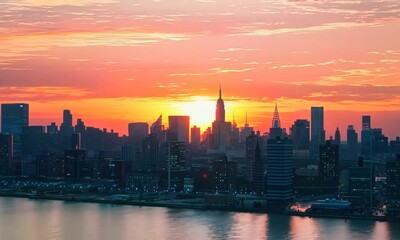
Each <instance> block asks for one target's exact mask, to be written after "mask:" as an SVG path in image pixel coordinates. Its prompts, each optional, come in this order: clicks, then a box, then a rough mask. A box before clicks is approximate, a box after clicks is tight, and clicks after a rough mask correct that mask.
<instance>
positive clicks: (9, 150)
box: [0, 133, 14, 175]
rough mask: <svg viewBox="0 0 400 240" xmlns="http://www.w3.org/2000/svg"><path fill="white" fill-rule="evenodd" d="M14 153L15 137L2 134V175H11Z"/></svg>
mask: <svg viewBox="0 0 400 240" xmlns="http://www.w3.org/2000/svg"><path fill="white" fill-rule="evenodd" d="M13 152H14V151H13V135H12V134H3V133H0V175H8V174H9V170H10V165H11V160H12V158H13Z"/></svg>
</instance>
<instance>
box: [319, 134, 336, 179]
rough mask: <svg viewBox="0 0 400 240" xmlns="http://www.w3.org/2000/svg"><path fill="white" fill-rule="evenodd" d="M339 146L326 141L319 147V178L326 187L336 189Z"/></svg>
mask: <svg viewBox="0 0 400 240" xmlns="http://www.w3.org/2000/svg"><path fill="white" fill-rule="evenodd" d="M339 174H340V172H339V146H338V145H336V144H333V143H332V140H328V141H326V143H325V144H321V145H320V147H319V177H320V180H321V184H322V185H323V186H326V187H337V186H338V184H339Z"/></svg>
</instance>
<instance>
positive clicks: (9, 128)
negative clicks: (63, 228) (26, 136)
mask: <svg viewBox="0 0 400 240" xmlns="http://www.w3.org/2000/svg"><path fill="white" fill-rule="evenodd" d="M28 125H29V105H28V104H26V103H5V104H1V133H3V134H12V135H13V141H14V143H13V145H14V148H13V150H14V156H21V153H22V136H21V135H22V128H23V127H25V126H28Z"/></svg>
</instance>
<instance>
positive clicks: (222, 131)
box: [212, 86, 232, 149]
mask: <svg viewBox="0 0 400 240" xmlns="http://www.w3.org/2000/svg"><path fill="white" fill-rule="evenodd" d="M231 129H232V127H231V123H230V122H225V105H224V100H222V90H221V86H220V88H219V98H218V100H217V107H216V110H215V121H214V122H213V123H212V133H213V143H214V148H220V149H224V148H226V147H229V146H230V144H231Z"/></svg>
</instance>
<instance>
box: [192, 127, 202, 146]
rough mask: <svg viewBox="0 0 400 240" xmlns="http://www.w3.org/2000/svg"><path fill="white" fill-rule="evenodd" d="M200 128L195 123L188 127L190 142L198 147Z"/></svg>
mask: <svg viewBox="0 0 400 240" xmlns="http://www.w3.org/2000/svg"><path fill="white" fill-rule="evenodd" d="M200 137H201V134H200V128H199V127H197V126H196V125H195V126H193V127H192V128H191V129H190V144H191V145H192V146H194V147H198V146H199V145H200Z"/></svg>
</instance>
